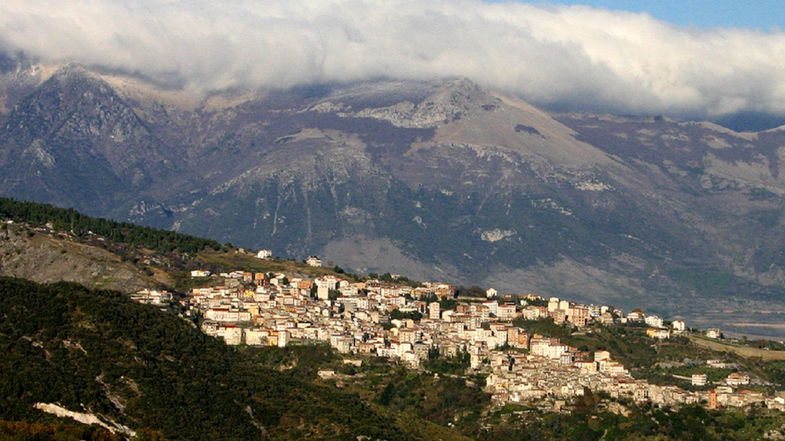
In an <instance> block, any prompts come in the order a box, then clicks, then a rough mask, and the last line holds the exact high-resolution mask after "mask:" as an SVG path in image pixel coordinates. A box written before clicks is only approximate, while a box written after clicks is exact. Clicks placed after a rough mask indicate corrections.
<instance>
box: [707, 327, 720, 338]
mask: <svg viewBox="0 0 785 441" xmlns="http://www.w3.org/2000/svg"><path fill="white" fill-rule="evenodd" d="M706 337H709V338H721V337H722V332H721V331H720V330H719V329H718V328H709V329H707V330H706Z"/></svg>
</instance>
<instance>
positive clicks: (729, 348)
mask: <svg viewBox="0 0 785 441" xmlns="http://www.w3.org/2000/svg"><path fill="white" fill-rule="evenodd" d="M687 338H689V339H690V341H692V342H693V343H695V344H697V345H699V346H703V347H705V348H709V349H713V350H715V351H725V352H733V353H734V354H736V355H739V356H741V357H745V358H752V357H760V358H762V359H764V360H785V351H767V350H765V349H758V348H751V347H748V346H736V345H731V344H726V343H720V342H719V341H715V340H708V339H705V338H702V337H698V336H696V335H688V336H687Z"/></svg>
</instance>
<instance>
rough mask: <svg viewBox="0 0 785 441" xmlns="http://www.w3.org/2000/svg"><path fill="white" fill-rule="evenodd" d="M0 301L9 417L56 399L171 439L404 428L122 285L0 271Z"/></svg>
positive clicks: (371, 433) (379, 432) (2, 392)
mask: <svg viewBox="0 0 785 441" xmlns="http://www.w3.org/2000/svg"><path fill="white" fill-rule="evenodd" d="M0 305H1V306H2V308H0V310H2V311H3V313H2V318H3V319H2V320H0V349H2V351H3V353H4V354H5V355H4V357H2V360H0V366H2V371H3V372H4V374H3V375H2V376H0V415H2V416H3V418H5V419H32V420H39V419H44V420H45V419H46V418H45V417H44V414H43V413H42V412H41V411H40V410H37V409H35V408H34V405H35V404H36V403H56V404H57V405H58V406H60V407H63V408H65V409H68V410H70V411H76V412H82V413H88V414H92V415H95V416H97V417H98V418H99V419H101V420H102V421H104V423H106V424H107V425H109V426H120V425H123V426H127V427H129V428H130V429H131V430H139V429H142V428H146V429H149V430H154V431H158V432H160V433H162V434H163V435H164V436H165V437H166V439H172V440H174V439H187V440H212V439H243V440H250V439H304V438H308V439H355V437H357V436H367V437H370V439H387V440H395V439H405V438H411V436H410V435H406V434H404V433H402V432H401V431H400V428H398V427H397V426H396V423H395V422H394V421H390V420H387V419H385V418H384V417H381V416H380V415H378V414H377V413H375V412H374V411H373V410H371V409H369V408H367V407H366V406H365V405H364V404H363V403H362V402H361V401H360V400H359V399H358V398H357V397H356V396H352V395H349V394H345V393H342V392H338V391H335V390H334V389H328V388H325V387H319V386H314V385H312V384H310V383H309V382H308V381H306V380H305V379H304V378H305V377H303V372H302V371H300V370H298V369H295V370H294V371H293V372H290V373H286V372H284V373H281V372H278V371H274V370H271V369H267V368H264V367H261V366H260V365H259V364H258V363H256V362H254V360H253V358H251V357H250V356H247V355H244V354H242V353H238V352H237V351H236V350H235V349H232V348H229V347H227V346H226V345H224V344H223V343H222V342H219V341H218V340H215V339H213V338H211V337H207V336H205V335H203V334H202V333H201V332H200V331H198V330H197V329H196V328H195V327H193V326H192V325H190V324H189V323H187V322H185V321H183V320H182V319H180V318H177V317H176V316H174V315H171V314H169V313H164V312H161V311H159V310H157V309H155V308H153V307H148V306H145V305H139V304H135V303H132V302H131V301H130V300H128V299H127V298H126V297H125V296H124V295H121V294H119V293H114V292H111V291H89V290H87V289H85V288H82V287H80V286H77V285H74V284H67V283H59V284H53V285H36V284H34V283H31V282H27V281H23V280H19V279H8V278H0ZM39 407H40V406H39Z"/></svg>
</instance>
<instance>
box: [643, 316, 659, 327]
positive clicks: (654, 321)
mask: <svg viewBox="0 0 785 441" xmlns="http://www.w3.org/2000/svg"><path fill="white" fill-rule="evenodd" d="M643 321H644V323H646V324H647V325H649V326H651V327H652V328H662V319H661V318H659V317H657V316H656V315H647V316H646V318H644V319H643Z"/></svg>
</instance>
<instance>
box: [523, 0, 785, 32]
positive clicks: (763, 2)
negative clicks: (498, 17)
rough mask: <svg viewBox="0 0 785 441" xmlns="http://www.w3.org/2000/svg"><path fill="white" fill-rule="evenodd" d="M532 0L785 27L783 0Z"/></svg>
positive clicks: (699, 22) (677, 19)
mask: <svg viewBox="0 0 785 441" xmlns="http://www.w3.org/2000/svg"><path fill="white" fill-rule="evenodd" d="M527 3H532V4H540V5H547V4H551V5H554V4H561V5H585V6H592V7H597V8H605V9H612V10H621V11H630V12H645V13H649V14H651V15H652V16H653V17H655V18H657V19H659V20H663V21H667V22H669V23H673V24H676V25H680V26H694V27H700V28H713V27H742V28H752V29H757V30H761V31H773V30H782V29H785V1H783V0H579V1H566V0H565V1H539V2H538V1H531V2H527Z"/></svg>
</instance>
